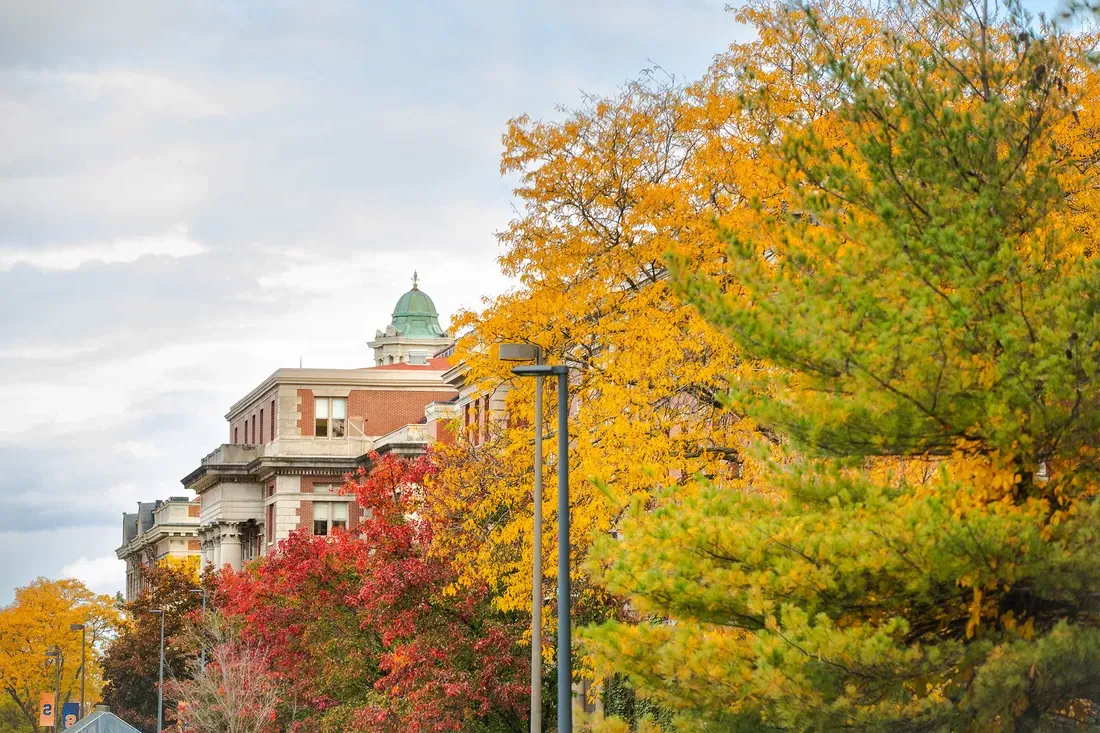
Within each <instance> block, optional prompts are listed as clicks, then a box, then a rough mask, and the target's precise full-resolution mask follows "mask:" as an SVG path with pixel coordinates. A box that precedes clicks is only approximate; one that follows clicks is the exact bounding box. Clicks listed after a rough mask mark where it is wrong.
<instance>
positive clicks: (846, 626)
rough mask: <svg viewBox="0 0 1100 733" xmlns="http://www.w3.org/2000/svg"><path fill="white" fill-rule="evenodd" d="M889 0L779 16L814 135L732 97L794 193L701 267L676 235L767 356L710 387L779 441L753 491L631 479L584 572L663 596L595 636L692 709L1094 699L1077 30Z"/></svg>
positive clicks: (891, 723) (874, 726) (981, 721)
mask: <svg viewBox="0 0 1100 733" xmlns="http://www.w3.org/2000/svg"><path fill="white" fill-rule="evenodd" d="M889 10H890V12H891V13H892V16H893V17H892V19H891V22H890V23H889V24H887V26H886V27H888V28H891V30H889V31H883V33H882V34H881V36H880V38H879V39H878V41H880V42H882V43H883V44H884V46H885V48H886V49H887V51H888V53H887V54H886V57H885V61H884V60H883V59H882V58H879V59H878V60H876V61H874V62H871V61H867V60H859V59H851V58H840V57H837V56H836V55H835V54H832V53H830V49H829V34H828V32H827V29H825V28H823V27H822V26H821V25H820V24H819V23H817V21H816V20H815V17H814V13H813V12H812V10H810V11H807V12H805V13H802V14H792V16H791V17H792V19H794V18H796V16H797V19H795V20H792V22H794V23H796V24H797V28H796V30H797V31H799V32H801V33H803V34H807V35H809V36H810V37H812V38H813V40H814V43H815V44H816V46H817V51H818V52H819V53H821V54H822V56H823V57H824V58H826V59H827V63H826V64H824V66H823V67H822V70H821V74H822V78H823V79H829V80H831V82H832V83H833V84H834V85H835V87H834V88H835V95H836V96H835V99H837V100H838V104H837V107H836V110H835V112H834V113H833V114H831V115H827V116H826V118H825V120H824V122H823V123H822V125H823V124H825V123H827V129H828V134H827V135H826V134H823V133H822V132H821V129H822V125H819V121H813V122H809V123H807V122H805V120H803V119H800V118H799V117H797V116H787V117H783V116H782V115H781V114H779V113H778V112H777V111H776V110H774V109H772V108H771V107H770V106H769V104H770V102H771V101H772V100H769V99H768V97H767V94H766V93H765V94H762V95H760V96H758V97H753V96H752V95H751V94H748V93H746V96H745V97H744V100H743V101H744V103H745V104H746V105H749V106H750V107H751V108H753V109H754V111H755V112H757V113H759V114H761V115H765V116H767V115H771V118H772V120H773V122H774V124H773V125H772V127H771V135H770V136H769V137H767V138H765V139H764V140H762V141H761V145H762V147H763V148H765V149H768V150H770V152H771V153H772V154H773V155H774V158H775V159H776V160H777V161H778V162H779V168H780V170H781V171H782V173H783V176H784V180H785V182H786V194H785V196H784V197H783V198H782V200H779V199H778V198H770V199H767V200H764V201H757V202H756V204H755V209H756V212H757V214H758V216H757V217H756V218H755V220H754V222H753V224H752V225H751V226H745V227H743V228H741V229H739V230H737V231H728V230H727V231H724V232H722V234H723V236H724V237H725V238H726V239H727V241H728V243H729V250H728V260H727V261H726V262H725V263H724V265H723V273H722V275H721V276H720V277H713V276H708V275H705V274H699V272H698V271H699V269H700V268H698V267H697V264H696V263H694V262H692V261H691V260H690V259H684V258H680V259H674V266H673V267H672V273H673V279H674V282H675V285H676V287H677V288H678V290H679V292H680V293H681V294H682V295H683V296H684V297H685V298H686V299H687V300H688V301H689V302H691V303H693V304H694V305H695V306H697V307H698V309H699V310H700V312H701V313H702V314H703V315H704V317H705V318H706V319H707V320H708V321H709V322H710V323H711V324H712V325H713V326H714V327H716V328H717V329H719V330H720V331H721V332H723V333H725V334H726V335H727V336H729V337H730V339H731V340H732V341H733V342H734V343H735V344H736V346H737V347H738V348H739V349H740V352H741V353H742V354H743V355H745V356H746V357H749V358H752V359H756V360H758V361H759V363H760V364H761V365H762V366H763V367H764V368H763V369H761V370H758V371H756V372H750V373H747V374H745V375H742V376H741V378H739V379H738V380H735V381H733V383H732V384H733V386H732V388H731V392H730V395H729V398H728V402H729V404H730V406H731V407H732V408H733V409H735V410H737V411H739V412H740V413H743V414H747V415H749V416H751V418H753V419H754V420H755V421H756V422H757V423H758V424H759V425H760V426H761V427H762V428H763V429H765V430H767V431H772V432H773V433H774V435H775V436H777V438H778V440H779V441H780V444H781V446H782V450H781V451H773V454H772V458H773V461H774V462H773V464H772V469H771V471H770V473H767V474H766V478H763V479H759V480H758V481H756V482H754V483H753V485H751V486H749V487H748V488H747V489H746V490H744V491H738V490H730V489H729V487H724V486H720V485H715V484H707V483H705V482H704V483H703V485H702V486H701V488H700V490H699V492H698V493H696V494H692V493H690V492H684V491H678V492H676V493H670V494H669V495H668V496H666V497H665V499H664V501H663V502H662V503H661V505H660V506H659V507H657V508H651V507H646V506H643V505H641V504H639V505H638V506H636V507H635V508H634V510H633V511H632V512H631V514H630V516H629V517H628V518H627V519H626V521H625V522H624V523H623V525H622V527H621V528H620V536H621V538H620V539H617V540H611V539H607V540H604V541H603V542H602V543H601V545H600V547H599V549H598V551H597V553H596V554H597V560H596V562H594V563H593V567H595V569H596V572H597V574H598V575H599V576H600V577H601V578H602V579H603V581H604V582H605V583H606V584H607V587H608V589H609V590H611V591H612V592H614V593H624V594H628V595H629V596H630V597H631V599H632V603H633V605H634V607H635V608H636V609H638V611H639V612H641V613H647V614H652V615H653V616H656V617H671V618H673V619H675V620H676V623H675V624H667V623H661V622H654V623H651V624H640V625H635V626H628V625H624V624H617V623H608V624H605V625H604V626H602V627H600V628H597V629H593V630H590V631H589V632H588V633H587V634H586V643H587V649H588V651H589V653H590V654H592V655H593V658H594V659H596V660H597V661H596V664H597V666H598V667H599V666H602V667H603V668H604V669H614V670H616V671H619V672H622V673H625V674H627V676H628V677H629V679H630V680H631V682H632V683H633V684H634V685H635V686H636V687H637V688H638V689H639V691H640V692H642V693H643V694H647V695H649V696H651V697H653V698H655V699H656V700H657V701H659V702H660V703H662V704H664V705H666V706H668V707H671V708H674V709H677V710H679V711H680V713H681V715H682V716H683V717H684V718H685V719H687V720H691V721H693V722H694V726H693V727H694V728H695V729H708V730H709V729H715V730H753V731H756V730H784V731H785V730H836V729H841V728H844V729H857V730H889V731H904V730H913V731H933V730H935V731H949V730H950V731H954V730H981V731H986V730H1035V729H1054V728H1057V727H1058V726H1059V725H1061V724H1084V721H1086V720H1089V719H1090V716H1091V719H1092V720H1093V722H1095V720H1096V716H1097V714H1098V707H1097V705H1098V703H1100V674H1097V660H1100V613H1098V612H1100V560H1098V556H1097V553H1096V550H1095V547H1096V546H1097V540H1098V539H1100V536H1098V535H1100V522H1098V520H1100V507H1098V505H1097V502H1096V500H1095V495H1096V489H1097V486H1098V478H1100V477H1098V475H1097V441H1096V436H1097V435H1098V433H1100V409H1098V408H1100V382H1098V379H1100V373H1098V371H1100V361H1098V357H1100V318H1098V316H1100V313H1098V311H1097V302H1098V301H1097V297H1098V295H1100V292H1098V287H1100V277H1098V272H1097V262H1096V258H1095V256H1094V254H1095V244H1094V242H1093V240H1092V239H1091V237H1090V234H1089V232H1090V228H1089V227H1088V226H1085V225H1084V224H1083V222H1082V218H1081V217H1082V213H1083V212H1087V211H1089V210H1094V208H1093V206H1092V199H1091V197H1092V196H1093V195H1094V194H1093V192H1092V187H1091V184H1090V183H1089V176H1091V175H1092V174H1093V173H1094V165H1095V164H1094V162H1093V159H1094V158H1095V157H1096V156H1095V150H1096V145H1095V142H1091V141H1090V142H1087V143H1083V142H1082V137H1081V135H1080V134H1078V132H1079V130H1080V125H1079V119H1080V118H1081V117H1083V116H1085V115H1092V114H1094V110H1095V107H1094V100H1092V99H1091V98H1086V97H1085V96H1083V95H1084V90H1085V89H1086V88H1091V84H1092V82H1093V81H1094V77H1093V76H1091V75H1092V74H1093V70H1092V68H1091V66H1090V64H1089V63H1088V59H1087V57H1086V51H1087V46H1088V43H1089V42H1090V41H1091V40H1092V39H1091V38H1089V37H1086V36H1083V35H1074V34H1069V33H1065V32H1063V31H1061V30H1059V29H1058V28H1057V27H1055V26H1054V25H1052V24H1049V23H1045V22H1037V21H1034V20H1033V19H1029V18H1026V17H1023V15H1022V14H1021V13H1019V12H1016V11H1014V10H1013V9H1012V8H1009V12H1008V13H1007V15H1002V16H997V15H996V14H994V13H993V12H992V10H991V8H990V7H989V6H988V5H987V6H984V7H983V6H981V4H980V3H979V4H965V5H964V4H961V3H955V2H948V3H945V4H937V5H932V4H927V5H924V4H922V5H919V6H917V5H913V4H898V5H895V6H894V7H892V8H890V9H889ZM1086 80H1088V81H1089V82H1090V83H1089V84H1086V83H1085V82H1086ZM745 81H746V84H745V89H748V90H751V89H752V88H753V85H752V83H751V81H752V80H751V79H747V80H745ZM758 88H761V89H764V87H763V86H760V87H758ZM765 92H766V89H765Z"/></svg>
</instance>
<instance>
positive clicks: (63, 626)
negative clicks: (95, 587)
mask: <svg viewBox="0 0 1100 733" xmlns="http://www.w3.org/2000/svg"><path fill="white" fill-rule="evenodd" d="M120 623H121V614H120V613H119V611H118V609H117V607H116V604H115V601H114V599H112V598H111V597H110V596H106V595H97V594H95V593H92V592H91V591H90V590H88V589H87V588H86V587H85V586H84V584H83V583H81V582H80V581H78V580H73V579H68V578H66V579H63V580H47V579H45V578H39V579H38V580H36V581H35V582H33V583H31V584H30V585H28V586H25V587H23V588H19V589H17V590H16V591H15V601H14V602H13V603H12V604H11V605H10V606H7V607H5V608H3V609H0V690H2V691H3V694H4V696H5V697H7V698H8V699H9V700H10V701H11V702H12V704H14V705H15V706H16V707H17V708H18V709H19V712H20V714H21V717H22V719H23V720H24V721H25V725H26V727H25V728H24V729H25V730H28V731H37V730H38V699H39V695H40V694H41V693H44V692H53V691H54V689H55V686H56V671H55V668H54V667H53V666H52V665H51V666H47V665H46V652H47V651H48V650H51V649H54V648H57V649H60V650H61V654H62V658H63V660H62V664H61V698H60V702H66V701H72V700H79V699H80V678H81V672H82V670H81V667H80V663H81V634H80V632H74V631H71V630H70V626H71V625H72V624H85V625H86V626H87V652H86V659H87V664H88V670H87V671H88V676H87V683H86V699H87V701H89V702H90V701H94V700H96V699H98V697H99V694H100V691H101V690H102V687H103V677H102V669H101V667H100V663H99V657H100V653H101V651H102V647H103V644H104V642H105V641H106V640H107V639H109V638H110V637H111V636H113V635H114V633H115V631H116V630H117V629H118V627H119V624H120Z"/></svg>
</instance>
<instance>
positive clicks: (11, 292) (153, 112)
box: [0, 0, 748, 605]
mask: <svg viewBox="0 0 1100 733" xmlns="http://www.w3.org/2000/svg"><path fill="white" fill-rule="evenodd" d="M747 33H748V32H747V31H746V30H745V29H744V28H742V27H740V26H738V25H737V24H736V23H735V21H734V19H733V17H732V15H731V14H730V13H728V12H726V11H725V9H724V3H723V2H720V1H716V0H525V1H524V2H516V1H515V0H479V1H478V2H457V1H456V2H435V1H432V0H421V1H420V2H415V3H413V2H404V1H399V0H391V1H390V2H368V1H361V2H350V1H349V2H343V1H340V0H262V1H261V0H255V1H254V2H253V1H245V0H232V1H231V0H178V1H173V2H167V1H158V0H82V2H80V3H76V4H74V3H72V2H70V1H68V0H34V1H33V2H28V1H27V0H0V312H2V313H3V317H2V318H0V407H2V409H0V558H2V559H0V605H2V604H6V603H9V602H10V601H11V599H12V595H13V592H14V589H15V588H16V587H17V586H21V585H25V584H27V583H29V582H31V581H32V580H34V579H35V578H36V577H39V576H46V577H51V578H56V577H62V576H71V577H77V578H79V579H81V580H83V581H84V582H85V583H87V584H88V585H89V586H90V587H91V588H92V589H94V590H96V591H100V592H109V593H114V592H115V591H117V590H121V589H122V588H123V585H124V580H125V577H124V572H125V571H124V568H123V566H122V563H121V562H119V561H118V560H116V559H115V555H114V550H115V548H116V547H117V546H118V545H119V544H120V543H121V533H122V521H121V518H122V513H123V512H124V511H134V509H135V507H136V502H138V501H139V500H152V499H156V498H165V497H168V496H185V495H187V492H185V491H184V490H183V488H182V486H181V485H180V479H181V478H182V477H183V476H185V475H186V474H187V473H189V472H190V471H191V470H193V469H194V468H195V467H197V466H198V463H199V459H200V458H201V457H202V456H204V455H206V454H207V453H209V452H210V451H211V450H213V449H214V448H215V447H217V445H218V444H219V443H221V442H223V441H224V440H225V437H226V433H227V431H226V427H225V420H224V415H225V413H226V411H227V409H228V407H229V406H230V405H231V404H232V403H233V402H235V401H236V400H237V399H238V398H239V397H241V396H243V395H244V394H245V393H247V392H248V391H249V390H250V389H251V388H252V387H254V386H255V385H257V384H258V383H259V382H260V381H262V380H263V379H264V378H265V377H266V376H267V375H269V374H270V373H271V372H273V371H274V370H275V369H277V368H279V367H288V366H297V365H298V364H299V360H300V361H301V363H302V364H304V365H305V366H307V367H359V366H367V365H369V364H370V363H371V355H370V350H369V349H368V347H367V346H366V341H368V340H369V339H370V338H371V337H372V336H373V335H374V332H375V330H376V329H378V328H384V327H385V325H386V324H387V323H388V322H389V318H390V312H391V311H392V309H393V305H394V303H395V302H396V301H397V298H398V297H399V296H400V295H401V293H403V292H405V291H406V290H408V288H409V287H410V285H411V282H410V278H411V276H412V273H413V270H414V269H415V270H417V271H418V272H419V274H420V285H421V288H422V289H423V290H424V291H425V292H427V293H428V294H429V295H431V296H432V298H433V299H434V301H435V303H436V306H437V308H438V309H439V311H440V312H441V313H442V314H443V315H444V317H445V318H446V317H447V316H449V315H450V314H452V313H454V312H455V310H456V309H458V308H461V307H466V308H470V307H477V306H478V305H479V303H480V302H481V299H482V298H484V297H491V296H493V295H496V294H499V293H500V292H503V291H504V290H505V289H507V288H508V287H509V286H510V284H509V283H508V281H507V280H505V279H504V277H503V276H502V275H501V274H500V273H499V270H498V268H497V266H496V263H495V258H496V257H497V255H498V254H499V252H500V249H499V245H498V243H497V241H496V239H495V237H494V232H496V231H499V230H501V229H503V228H504V227H505V226H506V224H507V222H508V220H509V219H510V218H511V217H512V215H513V206H514V205H515V202H514V199H513V197H512V195H511V189H512V187H513V186H514V185H515V181H514V180H510V179H509V178H506V177H502V176H501V175H500V170H499V166H500V163H499V156H500V152H501V142H500V137H501V134H502V133H503V132H504V129H505V126H506V124H507V121H508V120H509V119H510V118H512V117H515V116H518V115H521V114H524V113H528V114H530V115H531V116H532V117H534V118H543V119H552V118H556V117H559V116H560V115H561V113H560V111H558V106H559V105H564V106H565V107H570V106H577V105H578V104H579V103H580V102H581V99H582V94H583V93H585V92H587V93H595V94H603V93H610V92H613V91H614V90H615V89H616V87H618V86H619V85H621V84H622V83H623V82H625V81H627V80H628V79H630V78H632V77H635V76H637V75H638V74H639V73H640V72H641V71H642V70H644V69H646V68H647V67H650V66H652V65H654V64H659V65H660V66H662V67H663V68H664V69H666V70H667V71H668V72H670V73H673V74H676V75H679V76H683V77H687V78H695V77H698V76H699V75H700V74H701V73H702V72H703V71H704V70H705V69H706V67H707V66H708V65H709V63H710V61H711V58H712V57H713V56H714V54H716V53H720V52H721V51H722V50H723V49H724V48H726V47H727V46H728V45H729V44H730V43H731V42H734V41H736V40H740V39H744V38H746V37H747Z"/></svg>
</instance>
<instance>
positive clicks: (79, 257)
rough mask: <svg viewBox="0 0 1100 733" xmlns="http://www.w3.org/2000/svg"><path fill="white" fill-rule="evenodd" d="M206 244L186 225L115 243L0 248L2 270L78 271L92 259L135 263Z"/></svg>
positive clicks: (196, 250)
mask: <svg viewBox="0 0 1100 733" xmlns="http://www.w3.org/2000/svg"><path fill="white" fill-rule="evenodd" d="M203 252H206V247H204V246H203V245H202V243H201V242H198V241H196V240H194V239H191V238H190V237H189V236H188V235H187V231H186V229H184V228H182V227H181V228H179V229H177V230H176V231H174V232H168V233H165V234H160V235H155V236H151V237H129V238H125V239H116V240H114V241H112V242H104V243H96V244H78V245H63V246H53V247H44V248H42V249H22V250H20V249H7V250H5V249H0V272H3V271H6V270H11V269H12V268H13V267H15V266H16V265H19V264H25V265H30V266H31V267H35V268H38V269H40V270H75V269H77V268H78V267H80V266H81V265H84V264H87V263H89V262H102V263H105V264H114V263H125V262H134V261H135V260H137V259H139V258H141V257H145V256H147V255H152V256H166V257H174V258H180V257H191V256H194V255H198V254H202V253H203Z"/></svg>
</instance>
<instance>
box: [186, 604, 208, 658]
mask: <svg viewBox="0 0 1100 733" xmlns="http://www.w3.org/2000/svg"><path fill="white" fill-rule="evenodd" d="M188 592H189V593H202V620H203V621H204V622H205V621H206V588H192V589H191V590H190V591H188ZM203 633H204V635H205V630H204V632H203ZM199 664H200V665H201V666H202V668H203V669H204V670H205V669H206V640H205V639H204V640H203V642H202V646H201V647H200V648H199Z"/></svg>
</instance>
